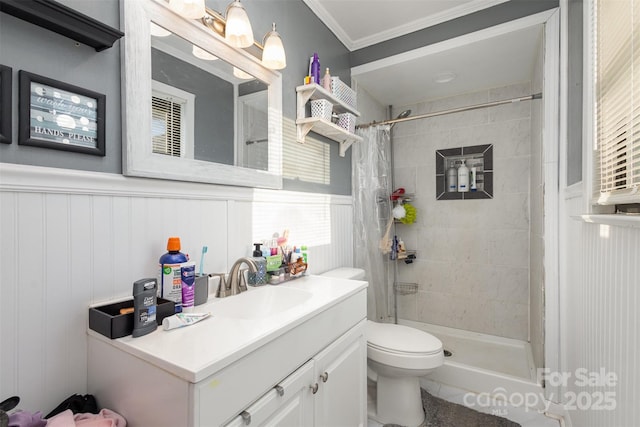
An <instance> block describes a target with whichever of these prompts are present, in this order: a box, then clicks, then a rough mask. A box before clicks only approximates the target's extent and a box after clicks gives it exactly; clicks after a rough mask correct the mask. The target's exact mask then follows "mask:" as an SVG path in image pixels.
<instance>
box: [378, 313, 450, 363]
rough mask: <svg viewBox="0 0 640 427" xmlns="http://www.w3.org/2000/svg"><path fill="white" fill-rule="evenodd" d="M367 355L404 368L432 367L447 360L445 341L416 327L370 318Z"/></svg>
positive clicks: (379, 361) (380, 361)
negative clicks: (444, 348)
mask: <svg viewBox="0 0 640 427" xmlns="http://www.w3.org/2000/svg"><path fill="white" fill-rule="evenodd" d="M366 334H367V357H368V358H369V359H371V360H373V361H375V362H378V363H382V364H384V365H388V366H394V367H398V368H404V369H433V368H437V367H438V366H440V365H442V363H443V361H444V355H443V346H442V341H440V340H439V339H438V338H436V337H434V336H433V335H431V334H428V333H426V332H424V331H420V330H418V329H415V328H410V327H408V326H403V325H395V324H389V323H376V322H372V321H370V320H369V321H367V328H366Z"/></svg>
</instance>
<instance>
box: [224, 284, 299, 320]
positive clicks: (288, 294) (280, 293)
mask: <svg viewBox="0 0 640 427" xmlns="http://www.w3.org/2000/svg"><path fill="white" fill-rule="evenodd" d="M309 298H311V292H308V291H305V290H302V289H296V288H288V287H283V286H270V285H266V286H262V287H260V288H257V289H252V290H249V291H247V292H243V293H241V294H239V295H233V296H230V297H226V298H223V299H221V300H220V301H219V302H217V303H215V304H214V305H213V307H212V310H211V312H212V314H213V315H214V316H220V317H231V318H237V319H259V318H263V317H269V316H273V315H275V314H280V313H282V312H284V311H287V310H289V309H291V308H294V307H296V306H298V305H300V304H302V303H303V302H305V301H307V300H308V299H309Z"/></svg>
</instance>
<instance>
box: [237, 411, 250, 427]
mask: <svg viewBox="0 0 640 427" xmlns="http://www.w3.org/2000/svg"><path fill="white" fill-rule="evenodd" d="M240 416H241V417H242V419H243V420H244V423H245V424H246V425H249V424H251V414H250V413H249V412H247V411H242V412H241V413H240Z"/></svg>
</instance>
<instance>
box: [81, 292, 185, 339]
mask: <svg viewBox="0 0 640 427" xmlns="http://www.w3.org/2000/svg"><path fill="white" fill-rule="evenodd" d="M129 307H133V300H127V301H121V302H116V303H113V304H108V305H102V306H99V307H91V308H90V309H89V328H90V329H92V330H94V331H96V332H98V333H100V334H102V335H104V336H105V337H108V338H111V339H115V338H122V337H126V336H127V335H131V332H132V331H133V313H128V314H120V309H122V308H129ZM174 314H175V304H174V302H173V301H169V300H166V299H163V298H158V299H157V311H156V322H157V323H158V325H162V319H164V318H165V317H168V316H173V315H174Z"/></svg>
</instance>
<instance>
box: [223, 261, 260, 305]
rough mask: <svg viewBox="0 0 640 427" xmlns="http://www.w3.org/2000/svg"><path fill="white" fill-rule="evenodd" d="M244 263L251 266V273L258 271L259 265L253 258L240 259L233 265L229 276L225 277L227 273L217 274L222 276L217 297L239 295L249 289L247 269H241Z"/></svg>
mask: <svg viewBox="0 0 640 427" xmlns="http://www.w3.org/2000/svg"><path fill="white" fill-rule="evenodd" d="M242 264H247V265H248V266H249V272H250V273H257V272H258V265H257V264H256V262H255V261H254V260H253V259H251V258H247V257H243V258H240V259H238V260H237V261H236V262H234V263H233V265H232V266H231V271H229V276H227V277H226V278H225V274H216V276H219V277H220V285H219V286H218V292H216V297H218V298H224V297H228V296H230V295H237V294H239V293H241V292H244V291H246V290H247V282H246V280H245V278H244V272H245V270H241V269H240V266H241V265H242Z"/></svg>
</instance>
